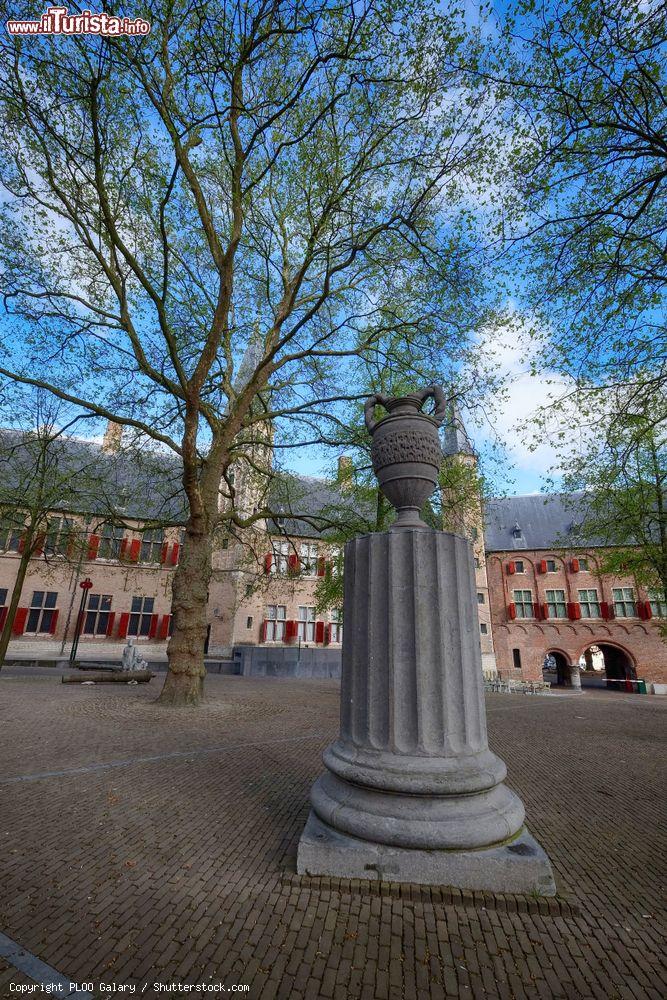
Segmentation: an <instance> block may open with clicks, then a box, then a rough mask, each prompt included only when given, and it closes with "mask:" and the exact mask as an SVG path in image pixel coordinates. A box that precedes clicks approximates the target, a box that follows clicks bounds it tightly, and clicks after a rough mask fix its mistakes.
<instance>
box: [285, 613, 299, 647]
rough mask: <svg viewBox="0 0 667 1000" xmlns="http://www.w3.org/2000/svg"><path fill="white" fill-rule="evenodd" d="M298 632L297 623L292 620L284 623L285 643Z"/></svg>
mask: <svg viewBox="0 0 667 1000" xmlns="http://www.w3.org/2000/svg"><path fill="white" fill-rule="evenodd" d="M297 632H298V626H297V623H296V622H295V621H294V620H293V619H289V620H288V621H286V622H285V642H291V641H292V639H294V637H295V636H296V634H297Z"/></svg>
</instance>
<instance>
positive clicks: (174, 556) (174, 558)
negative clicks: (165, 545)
mask: <svg viewBox="0 0 667 1000" xmlns="http://www.w3.org/2000/svg"><path fill="white" fill-rule="evenodd" d="M180 551H181V546H180V545H179V544H178V542H174V544H173V545H172V547H171V559H170V560H169V561H170V563H171V565H172V566H178V558H179V555H180Z"/></svg>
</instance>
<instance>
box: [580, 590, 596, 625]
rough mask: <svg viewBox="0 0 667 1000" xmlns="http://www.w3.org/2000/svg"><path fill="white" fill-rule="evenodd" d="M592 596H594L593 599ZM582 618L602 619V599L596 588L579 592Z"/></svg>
mask: <svg viewBox="0 0 667 1000" xmlns="http://www.w3.org/2000/svg"><path fill="white" fill-rule="evenodd" d="M591 595H593V596H592V597H591ZM577 597H578V600H579V606H580V608H581V617H582V618H599V617H600V597H599V595H598V592H597V589H596V588H595V587H587V588H585V589H584V590H578V591H577Z"/></svg>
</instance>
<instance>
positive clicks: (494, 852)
mask: <svg viewBox="0 0 667 1000" xmlns="http://www.w3.org/2000/svg"><path fill="white" fill-rule="evenodd" d="M297 872H298V873H299V875H329V876H333V877H335V878H359V879H367V880H371V881H383V882H411V883H413V884H420V885H448V886H453V887H454V888H456V889H471V890H475V889H477V890H480V891H485V892H512V893H538V894H539V895H540V896H555V895H556V885H555V882H554V878H553V873H552V871H551V865H550V864H549V859H548V857H547V855H546V854H545V852H544V850H543V849H542V848H541V847H540V845H539V844H538V843H537V841H536V840H535V838H534V837H533V836H532V835H531V834H530V833H529V832H528V830H527V829H526V828H525V826H524V827H522V829H521V830H520V831H519V833H518V834H517V836H516V837H514V838H513V839H512V840H510V841H506V842H505V843H503V844H498V845H496V846H492V847H486V848H481V849H479V850H474V851H464V850H454V851H442V850H418V849H412V848H404V847H389V846H388V845H386V844H375V843H372V842H371V841H368V840H360V839H358V838H357V837H351V836H349V835H348V834H345V833H339V831H338V830H334V829H333V828H332V827H330V826H328V824H326V823H323V822H322V820H321V819H319V817H318V816H316V815H315V813H314V812H311V813H310V816H309V817H308V822H307V823H306V826H305V829H304V831H303V833H302V834H301V840H300V841H299V852H298V856H297Z"/></svg>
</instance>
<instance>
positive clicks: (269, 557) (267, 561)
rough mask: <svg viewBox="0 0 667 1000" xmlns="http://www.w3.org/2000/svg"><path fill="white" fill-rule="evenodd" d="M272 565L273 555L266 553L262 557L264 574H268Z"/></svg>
mask: <svg viewBox="0 0 667 1000" xmlns="http://www.w3.org/2000/svg"><path fill="white" fill-rule="evenodd" d="M272 565H273V553H272V552H267V553H266V555H265V556H264V572H265V573H270V572H271V566H272Z"/></svg>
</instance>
